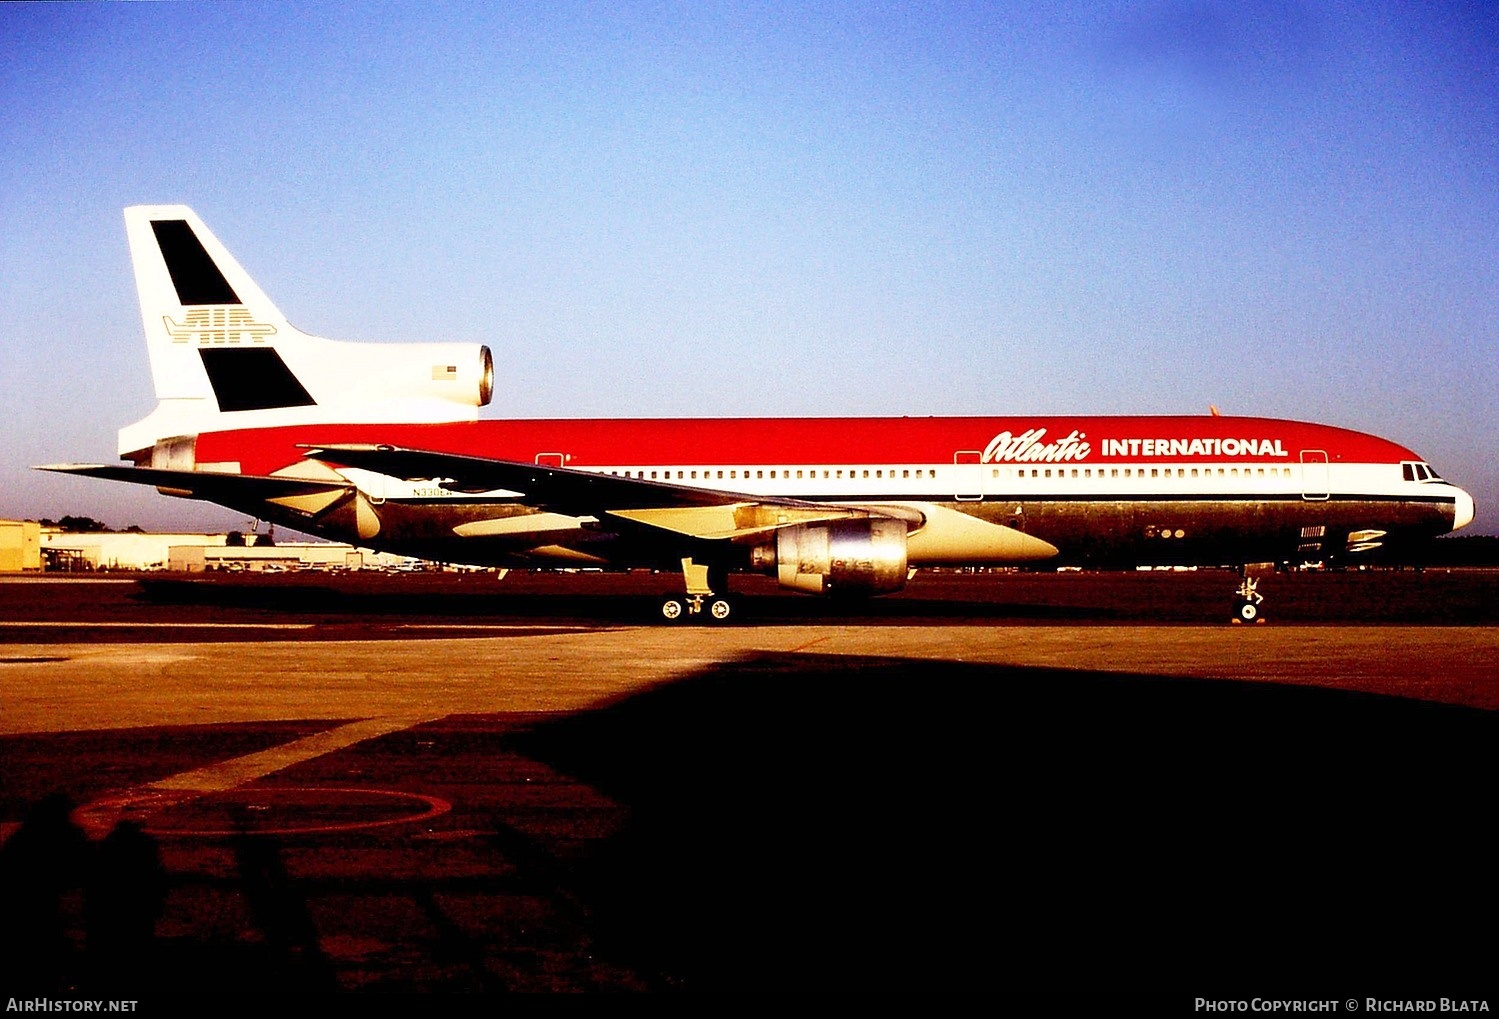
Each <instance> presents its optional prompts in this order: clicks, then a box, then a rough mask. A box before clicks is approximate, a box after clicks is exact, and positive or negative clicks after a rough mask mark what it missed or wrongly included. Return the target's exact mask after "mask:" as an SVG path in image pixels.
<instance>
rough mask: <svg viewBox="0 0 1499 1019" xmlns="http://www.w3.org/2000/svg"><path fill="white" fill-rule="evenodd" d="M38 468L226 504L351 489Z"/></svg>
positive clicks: (152, 471) (244, 478) (109, 469)
mask: <svg viewBox="0 0 1499 1019" xmlns="http://www.w3.org/2000/svg"><path fill="white" fill-rule="evenodd" d="M36 469H37V470H39V471H57V472H59V473H61V474H82V475H86V476H88V477H92V478H108V479H109V480H111V481H126V482H129V483H131V484H134V485H151V486H154V487H155V488H157V489H160V490H161V491H162V492H164V493H166V494H168V495H176V496H181V497H183V498H187V499H207V500H209V501H210V502H222V503H226V504H229V505H234V504H236V503H243V502H244V501H245V500H247V499H250V500H256V501H261V502H283V503H284V502H286V501H288V500H297V499H304V498H306V497H309V496H313V497H316V496H324V497H328V498H327V503H328V504H331V503H332V502H334V501H336V497H337V496H339V495H342V494H344V493H345V492H352V491H353V490H354V486H353V485H352V484H350V483H349V482H346V481H344V482H334V481H309V480H306V479H302V478H273V477H262V476H259V475H252V474H219V473H215V472H213V471H182V470H166V469H163V468H159V467H122V466H113V465H109V464H46V465H43V466H40V467H38V468H36Z"/></svg>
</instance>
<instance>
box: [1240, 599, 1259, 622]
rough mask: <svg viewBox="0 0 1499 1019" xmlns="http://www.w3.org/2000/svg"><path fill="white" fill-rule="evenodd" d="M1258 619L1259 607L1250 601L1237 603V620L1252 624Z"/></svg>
mask: <svg viewBox="0 0 1499 1019" xmlns="http://www.w3.org/2000/svg"><path fill="white" fill-rule="evenodd" d="M1259 617H1260V607H1259V606H1258V605H1256V604H1255V603H1254V602H1252V601H1246V602H1240V603H1239V618H1240V619H1241V620H1243V621H1244V622H1246V623H1252V622H1254V621H1255V620H1256V619H1258V618H1259Z"/></svg>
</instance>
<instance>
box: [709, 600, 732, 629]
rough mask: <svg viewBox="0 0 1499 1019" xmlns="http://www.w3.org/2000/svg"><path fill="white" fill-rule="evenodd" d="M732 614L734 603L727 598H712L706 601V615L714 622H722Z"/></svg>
mask: <svg viewBox="0 0 1499 1019" xmlns="http://www.w3.org/2000/svg"><path fill="white" fill-rule="evenodd" d="M733 614H734V605H733V603H732V602H730V601H729V600H728V599H727V598H714V599H713V600H712V601H711V602H709V603H708V615H709V616H710V617H711V618H712V620H713V621H714V622H715V623H722V622H723V621H724V620H726V619H728V618H729V617H730V616H731V615H733Z"/></svg>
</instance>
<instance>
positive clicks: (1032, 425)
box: [196, 417, 1419, 474]
mask: <svg viewBox="0 0 1499 1019" xmlns="http://www.w3.org/2000/svg"><path fill="white" fill-rule="evenodd" d="M356 442H358V443H384V444H387V445H393V446H405V447H408V448H412V449H426V450H433V451H439V452H445V453H457V454H461V455H466V456H479V457H489V458H492V459H499V460H516V461H527V462H529V461H533V460H535V459H536V458H537V457H538V456H542V455H545V454H563V455H564V456H566V457H567V462H566V466H568V467H573V468H577V469H583V470H587V469H592V468H601V467H612V466H640V467H651V466H672V467H677V466H692V465H701V466H705V467H706V466H715V467H716V466H731V465H740V466H744V465H780V466H791V467H796V466H814V465H815V466H818V467H821V466H825V465H850V466H852V465H866V464H868V465H881V464H933V465H941V464H947V465H951V464H953V463H955V462H958V463H975V462H985V463H995V464H1014V465H1024V466H1041V467H1048V466H1059V465H1066V466H1083V465H1096V464H1123V463H1132V464H1155V463H1160V464H1162V465H1164V464H1166V463H1171V464H1188V465H1190V464H1194V463H1242V464H1255V465H1266V464H1297V463H1300V462H1301V461H1302V459H1303V453H1304V452H1308V453H1309V454H1310V455H1311V457H1313V458H1319V457H1320V456H1321V455H1323V454H1325V456H1326V459H1327V460H1328V461H1329V462H1330V463H1334V464H1337V463H1398V462H1400V461H1402V460H1417V459H1419V457H1417V456H1416V455H1415V454H1414V453H1412V452H1411V451H1410V450H1408V449H1405V448H1404V447H1401V446H1399V445H1397V444H1395V443H1393V442H1389V441H1387V440H1385V439H1381V438H1378V437H1377V436H1373V435H1366V434H1364V433H1361V432H1355V431H1349V430H1347V429H1343V428H1335V427H1332V426H1329V425H1318V424H1309V423H1305V422H1298V421H1282V420H1275V419H1269V418H1230V417H1105V418H1100V417H1090V418H1081V417H1080V418H739V419H704V420H696V419H677V420H667V419H622V420H573V419H562V420H522V421H477V422H460V423H450V424H426V425H422V424H330V425H307V424H302V425H292V426H284V427H277V428H255V429H239V430H230V431H220V432H207V433H204V434H202V435H200V436H199V437H198V442H197V450H196V458H197V461H198V462H199V463H218V462H231V461H232V462H238V463H239V465H240V470H241V471H242V472H244V473H248V474H269V473H272V472H273V471H275V470H278V469H280V468H282V467H285V466H287V465H288V464H292V463H295V462H297V461H298V460H300V459H302V455H303V450H301V449H300V448H298V447H299V446H300V445H304V444H309V443H328V444H332V443H356Z"/></svg>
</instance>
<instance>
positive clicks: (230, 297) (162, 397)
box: [120, 205, 494, 466]
mask: <svg viewBox="0 0 1499 1019" xmlns="http://www.w3.org/2000/svg"><path fill="white" fill-rule="evenodd" d="M125 231H126V235H127V236H128V238H129V241H130V258H131V262H132V263H133V264H134V267H135V285H136V291H137V293H138V295H139V298H140V308H141V324H142V325H143V326H144V328H145V333H146V348H147V351H148V352H149V354H150V358H151V377H152V381H153V382H154V384H155V387H156V397H157V400H158V401H159V404H158V406H157V408H156V410H155V411H154V412H153V413H152V414H151V415H150V416H149V417H147V418H146V419H145V420H143V421H140V422H137V423H136V424H134V425H131V426H129V427H128V428H125V429H122V430H121V432H120V455H121V456H122V457H128V458H130V459H133V460H135V461H136V462H137V463H141V462H143V461H145V460H146V459H147V458H150V459H151V460H152V461H153V462H156V461H159V460H161V458H162V455H163V454H162V450H164V449H166V448H170V449H171V450H172V455H171V460H172V465H173V466H181V465H182V453H181V451H182V449H183V447H184V443H185V441H186V440H188V439H190V437H192V436H195V435H197V434H198V433H200V432H202V431H207V430H212V429H219V428H238V427H250V426H273V425H282V424H295V423H300V422H309V423H310V422H340V421H343V422H351V421H376V420H395V419H400V420H405V421H453V420H472V419H473V418H475V417H477V416H478V408H479V407H480V406H483V405H484V404H486V403H488V402H489V396H490V392H491V390H492V387H493V370H494V369H493V362H492V360H491V358H490V355H489V349H488V348H487V347H481V346H479V345H477V344H452V343H447V344H427V343H422V344H366V343H349V342H342V341H336V340H325V339H322V338H320V337H316V336H309V335H308V334H306V333H303V332H300V331H299V330H297V329H295V328H294V327H293V326H292V325H291V324H290V323H288V322H287V321H286V317H285V316H284V315H282V314H281V312H280V310H279V309H278V308H277V307H276V306H275V305H274V304H272V303H271V300H270V298H268V297H266V295H265V293H264V292H262V291H261V289H260V288H259V287H258V286H256V284H255V281H254V280H252V279H251V278H250V276H249V274H248V273H246V272H245V270H244V269H243V267H241V266H240V264H239V263H238V262H237V261H235V259H234V256H233V255H231V254H229V251H228V249H226V248H225V247H224V246H223V245H222V244H220V243H219V239H218V238H217V237H215V236H214V235H213V233H212V232H211V231H209V229H208V228H207V227H206V226H205V225H204V224H203V221H202V220H201V219H199V218H198V217H197V215H196V214H195V213H194V212H193V211H192V210H191V209H190V208H188V207H187V206H185V205H138V206H132V207H131V208H128V209H126V210H125ZM158 447H161V448H160V449H159V448H158ZM158 466H165V465H164V464H160V463H158Z"/></svg>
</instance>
